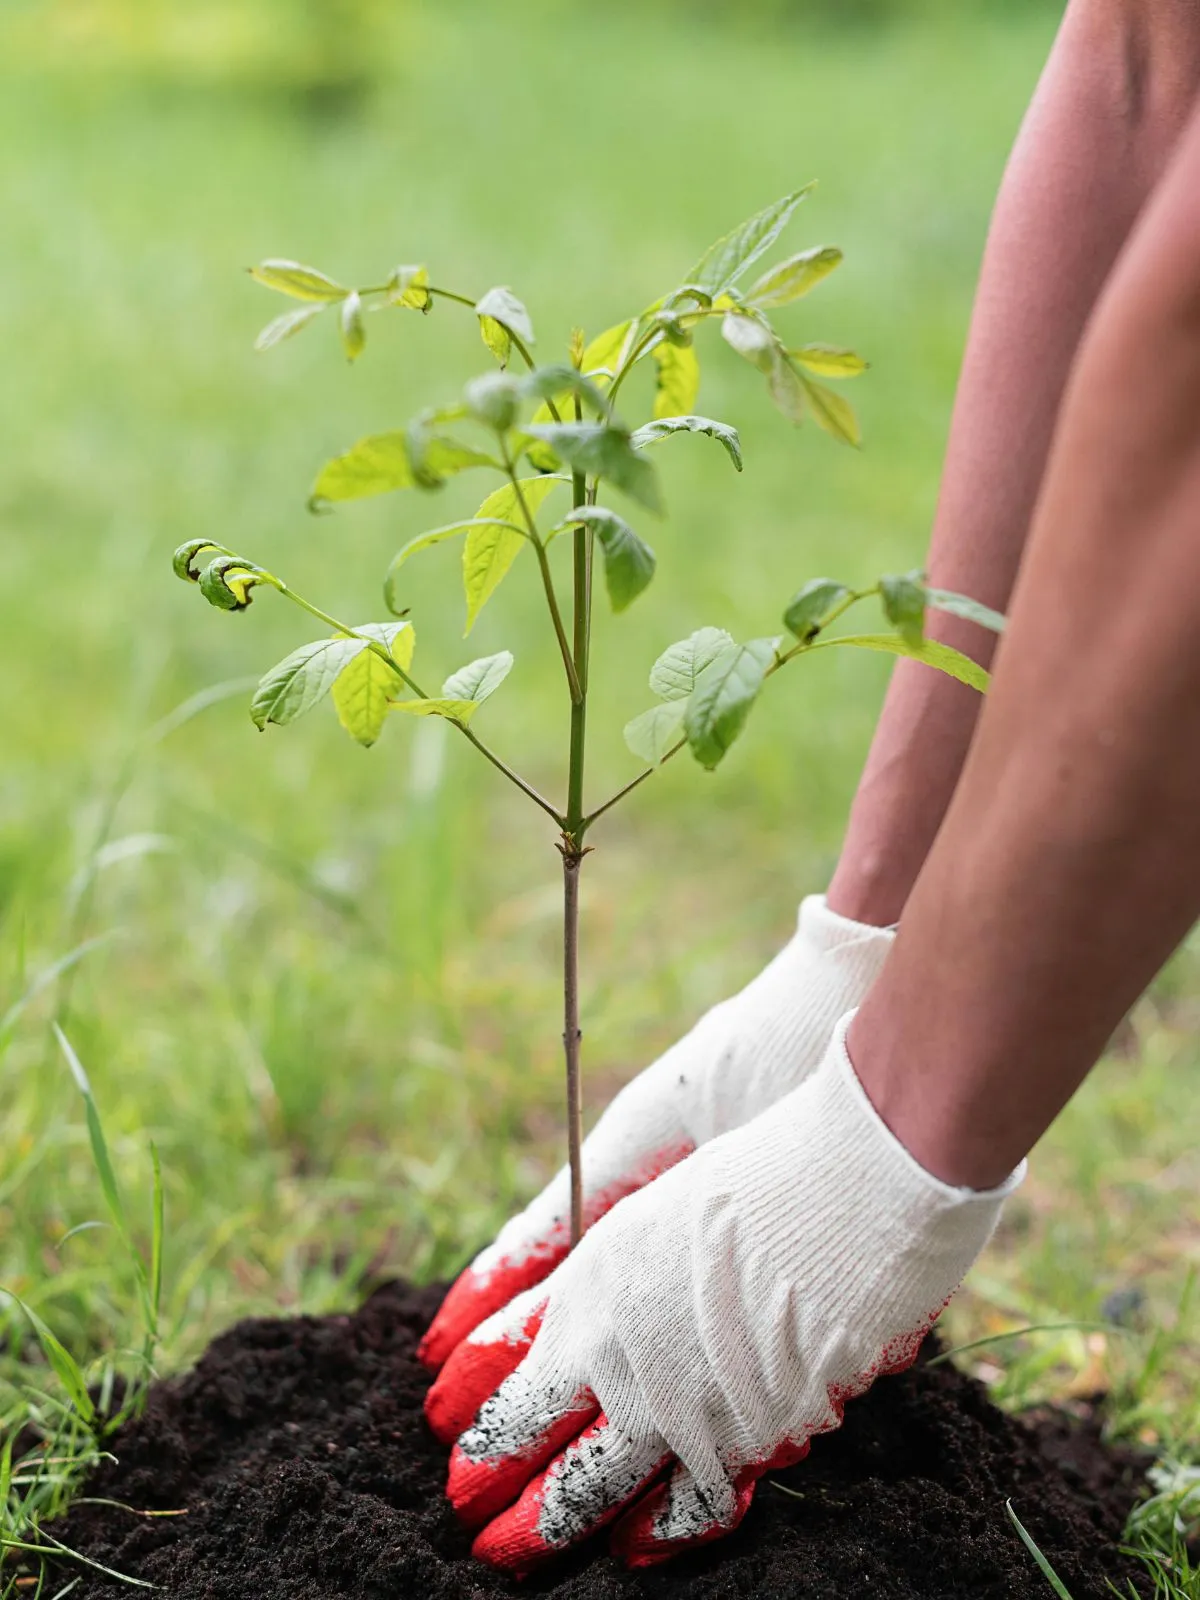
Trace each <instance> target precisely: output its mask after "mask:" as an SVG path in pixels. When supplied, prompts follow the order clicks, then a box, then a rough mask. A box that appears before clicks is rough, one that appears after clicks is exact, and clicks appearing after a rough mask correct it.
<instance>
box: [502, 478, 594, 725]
mask: <svg viewBox="0 0 1200 1600" xmlns="http://www.w3.org/2000/svg"><path fill="white" fill-rule="evenodd" d="M504 470H505V471H506V472H507V473H508V480H509V482H510V483H511V484H512V486H513V489H514V491H515V492H516V496H517V505H518V506H519V508H520V511H521V517H522V520H523V521H524V523H525V527H526V530H527V534H528V538H529V542H530V544H532V545H533V548H534V550H535V551H536V552H537V562H538V570H539V572H540V573H541V575H542V588H543V589H544V590H545V591H546V604H547V606H549V608H550V620H551V621H552V622H553V624H554V635H555V638H556V639H557V640H558V648H559V652H560V653H561V655H562V660H563V667H564V669H565V670H566V674H567V687H568V689H569V690H570V691H571V704H572V705H577V704H578V702H579V700H580V699H581V698H582V695H583V688H582V685H581V684H580V681H579V672H578V667H577V664H576V662H575V661H574V660H573V659H572V655H571V646H570V643H569V642H568V640H567V630H566V628H565V626H564V625H563V619H562V612H561V611H560V610H559V607H558V596H557V595H556V594H555V592H554V578H553V575H552V574H551V571H550V563H549V561H548V560H547V559H546V547H545V545H544V544H543V543H542V541H541V538H540V536H539V534H538V530H537V523H536V522H535V521H534V519H533V515H532V513H531V512H530V510H529V505H528V502H527V501H526V499H525V492H524V490H523V489H522V488H521V480H520V479H519V478H518V477H517V470H516V467H515V465H514V464H513V459H512V457H511V455H509V453H508V449H507V447H505V450H504Z"/></svg>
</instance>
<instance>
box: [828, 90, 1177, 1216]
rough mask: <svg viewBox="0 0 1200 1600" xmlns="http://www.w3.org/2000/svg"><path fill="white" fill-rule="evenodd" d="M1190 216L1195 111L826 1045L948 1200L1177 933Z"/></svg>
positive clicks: (1067, 420)
mask: <svg viewBox="0 0 1200 1600" xmlns="http://www.w3.org/2000/svg"><path fill="white" fill-rule="evenodd" d="M1198 196H1200V110H1198V111H1197V112H1195V113H1194V114H1193V116H1192V119H1191V123H1190V125H1189V127H1188V129H1187V132H1186V134H1185V136H1184V138H1183V139H1182V141H1181V143H1180V146H1179V149H1178V152H1177V154H1176V156H1175V158H1174V160H1173V162H1172V164H1171V167H1170V169H1169V171H1168V173H1167V175H1166V177H1165V178H1164V180H1163V182H1162V184H1161V185H1160V187H1159V190H1158V191H1157V193H1156V195H1155V198H1154V200H1153V202H1152V204H1151V205H1150V207H1149V208H1148V209H1147V211H1146V214H1145V216H1144V217H1143V219H1142V221H1141V222H1140V223H1139V225H1138V228H1137V230H1136V232H1135V234H1134V236H1133V238H1132V239H1131V240H1130V243H1129V246H1128V248H1127V250H1126V251H1125V253H1124V255H1123V256H1122V259H1121V261H1120V263H1119V265H1118V267H1117V269H1116V270H1115V272H1114V274H1113V276H1112V280H1111V282H1110V284H1109V285H1108V287H1107V289H1106V291H1105V294H1104V297H1103V300H1102V302H1101V305H1100V307H1099V308H1098V311H1097V314H1096V317H1095V320H1094V322H1093V325H1092V327H1091V329H1090V331H1089V334H1088V336H1087V339H1086V341H1085V343H1084V346H1083V349H1082V351H1081V353H1080V358H1079V361H1078V364H1077V366H1076V369H1075V372H1074V374H1073V377H1072V380H1071V385H1070V389H1069V392H1068V395H1067V398H1066V401H1065V403H1064V408H1063V414H1062V419H1061V423H1060V427H1059V433H1058V437H1057V441H1056V444H1055V448H1054V453H1053V457H1052V460H1051V464H1050V467H1049V471H1048V474H1047V478H1046V483H1045V487H1044V490H1043V493H1042V496H1041V499H1040V501H1039V504H1038V510H1037V514H1036V518H1035V522H1034V531H1033V534H1032V537H1031V543H1030V549H1029V553H1028V556H1027V558H1026V561H1025V564H1024V566H1023V567H1022V571H1021V577H1020V580H1019V584H1018V588H1017V592H1016V596H1015V599H1014V603H1013V607H1012V618H1011V623H1010V627H1009V629H1008V632H1007V634H1006V636H1005V639H1004V642H1003V644H1002V645H1001V648H1000V653H999V662H998V667H997V670H996V673H995V677H994V682H993V688H992V692H991V694H990V695H989V696H988V699H987V703H986V706H985V708H984V711H983V714H982V717H981V720H980V727H979V733H978V738H977V740H976V742H975V744H974V745H973V747H972V750H971V754H970V757H969V759H968V761H967V764H966V768H965V770H964V772H963V776H962V781H961V783H960V785H959V788H958V790H957V792H956V793H955V796H954V801H953V804H952V806H951V808H950V811H949V813H948V815H947V818H946V822H945V825H944V827H943V829H942V832H941V834H940V835H939V837H938V840H937V843H936V844H935V846H934V848H933V850H932V851H931V852H930V855H929V859H928V861H927V862H926V864H925V868H924V870H923V871H922V873H921V876H920V878H919V880H918V883H917V886H916V888H915V889H914V891H913V894H912V896H911V898H910V901H909V904H908V906H907V908H906V910H905V914H904V918H903V921H902V923H901V928H900V933H899V935H898V938H897V940H896V944H895V946H894V948H893V950H892V952H891V955H890V956H889V959H888V961H887V962H886V963H885V966H884V970H883V973H882V975H881V977H880V979H879V980H878V982H877V983H876V985H875V987H874V988H873V990H872V992H871V995H870V996H869V997H868V999H867V1001H866V1003H865V1004H864V1006H863V1008H862V1010H861V1011H860V1013H859V1015H858V1017H857V1018H856V1020H855V1023H854V1026H853V1028H852V1030H851V1034H850V1041H849V1048H850V1054H851V1056H852V1058H853V1060H854V1063H855V1066H856V1067H857V1069H858V1071H859V1074H860V1076H861V1078H862V1080H863V1083H864V1086H865V1088H866V1089H867V1092H868V1093H869V1094H870V1096H871V1098H872V1100H873V1101H874V1103H875V1105H876V1106H877V1108H878V1109H879V1111H880V1112H881V1114H882V1115H883V1117H884V1119H885V1121H887V1123H888V1124H889V1126H890V1127H891V1128H892V1129H893V1131H894V1132H896V1133H897V1134H898V1136H899V1137H900V1138H901V1139H902V1140H903V1142H904V1143H905V1145H906V1146H907V1147H908V1148H909V1149H910V1150H912V1152H913V1153H914V1155H916V1156H917V1158H918V1159H919V1160H920V1161H922V1162H923V1163H924V1164H925V1165H926V1166H927V1167H928V1168H929V1169H930V1170H931V1171H933V1172H935V1173H937V1174H938V1175H939V1176H940V1177H942V1178H945V1179H946V1180H947V1181H949V1182H953V1183H969V1184H975V1185H986V1184H988V1183H989V1182H994V1181H996V1180H997V1178H998V1177H999V1176H1002V1174H1003V1173H1004V1172H1006V1171H1008V1170H1009V1166H1010V1165H1011V1162H1012V1160H1014V1159H1016V1157H1017V1156H1018V1155H1021V1154H1023V1153H1024V1152H1025V1151H1026V1150H1027V1149H1028V1148H1029V1147H1030V1146H1031V1145H1032V1144H1033V1142H1034V1141H1035V1140H1036V1139H1037V1138H1038V1137H1039V1135H1040V1134H1041V1132H1042V1131H1043V1129H1044V1128H1045V1127H1046V1126H1047V1125H1048V1124H1049V1122H1050V1121H1051V1120H1052V1118H1053V1117H1054V1116H1055V1115H1056V1114H1057V1112H1058V1110H1059V1108H1060V1107H1061V1106H1062V1104H1063V1103H1064V1102H1065V1101H1066V1100H1067V1099H1068V1097H1069V1096H1070V1095H1071V1093H1072V1092H1073V1091H1074V1089H1075V1087H1076V1085H1077V1084H1078V1083H1079V1081H1080V1080H1081V1079H1082V1077H1083V1076H1084V1074H1085V1073H1086V1072H1087V1071H1088V1070H1089V1068H1090V1067H1091V1066H1092V1064H1093V1062H1094V1061H1095V1059H1096V1057H1097V1056H1098V1055H1099V1054H1100V1052H1101V1050H1102V1049H1103V1047H1104V1045H1105V1043H1106V1041H1107V1039H1108V1037H1109V1036H1110V1035H1111V1033H1112V1031H1113V1029H1114V1028H1115V1027H1116V1025H1117V1023H1118V1022H1119V1021H1120V1019H1121V1017H1122V1016H1123V1015H1124V1013H1125V1011H1126V1010H1127V1009H1128V1007H1129V1006H1130V1005H1131V1004H1132V1003H1133V1001H1134V1000H1135V999H1136V997H1137V996H1138V994H1140V992H1141V991H1142V989H1143V988H1144V987H1145V985H1146V984H1147V983H1148V982H1149V981H1150V979H1151V977H1152V976H1153V974H1154V973H1155V971H1156V970H1157V969H1158V967H1159V966H1160V965H1161V964H1162V962H1163V961H1164V960H1165V959H1166V957H1167V956H1168V955H1169V953H1170V952H1171V950H1172V949H1173V948H1174V946H1175V945H1176V944H1177V943H1178V942H1179V940H1180V939H1181V938H1182V937H1183V936H1184V934H1185V933H1186V932H1187V929H1188V927H1189V926H1190V924H1191V923H1192V922H1193V921H1194V920H1195V918H1196V917H1197V915H1198V914H1200V738H1198V737H1197V732H1198V720H1197V719H1198V717H1200V200H1198V198H1197V197H1198ZM931 995H936V997H937V1003H936V1004H930V996H931Z"/></svg>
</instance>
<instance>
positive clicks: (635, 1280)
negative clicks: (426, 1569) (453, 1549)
mask: <svg viewBox="0 0 1200 1600" xmlns="http://www.w3.org/2000/svg"><path fill="white" fill-rule="evenodd" d="M848 1021H849V1019H848V1018H847V1019H846V1022H845V1023H843V1024H842V1025H841V1026H839V1028H838V1029H837V1031H836V1033H835V1035H834V1038H833V1040H832V1042H831V1044H830V1046H829V1049H828V1051H827V1054H826V1056H825V1058H824V1060H823V1061H822V1063H821V1065H820V1066H819V1068H818V1069H817V1070H816V1071H815V1072H814V1073H812V1074H811V1075H810V1076H809V1077H808V1078H807V1079H806V1081H805V1082H804V1083H802V1084H801V1086H800V1087H799V1088H798V1089H795V1090H793V1091H792V1092H791V1093H790V1094H788V1095H786V1096H785V1097H784V1098H783V1099H782V1100H780V1101H779V1102H778V1103H777V1104H776V1105H775V1106H774V1107H772V1108H771V1109H770V1110H769V1111H768V1112H767V1113H765V1114H764V1115H762V1116H760V1117H759V1118H757V1119H756V1120H755V1121H753V1122H751V1123H749V1124H747V1125H746V1126H745V1127H743V1128H741V1129H739V1130H737V1131H736V1132H733V1133H729V1134H725V1135H723V1136H721V1137H719V1138H716V1139H713V1140H712V1141H711V1142H710V1143H709V1144H706V1145H705V1146H704V1147H703V1148H702V1149H700V1150H698V1151H697V1152H696V1153H695V1154H694V1155H692V1156H689V1157H688V1159H687V1160H685V1161H683V1162H681V1163H680V1164H679V1165H678V1166H676V1167H674V1168H673V1169H672V1170H671V1171H670V1172H668V1173H666V1174H665V1175H664V1176H662V1177H660V1178H658V1179H657V1180H656V1181H655V1182H654V1183H652V1184H650V1185H649V1186H648V1187H646V1188H644V1189H642V1190H640V1191H639V1192H638V1193H636V1194H634V1195H631V1196H630V1197H629V1198H627V1199H625V1200H622V1201H621V1203H620V1204H619V1205H618V1206H616V1207H615V1208H614V1209H613V1210H612V1211H611V1212H610V1213H609V1214H608V1215H607V1216H606V1217H605V1218H603V1220H601V1221H600V1222H599V1223H597V1224H596V1226H595V1227H594V1228H592V1229H591V1230H590V1232H589V1233H588V1234H587V1236H586V1237H585V1238H584V1239H583V1241H582V1242H581V1244H580V1245H579V1246H578V1248H577V1249H576V1250H575V1251H574V1252H573V1253H572V1254H571V1255H570V1256H569V1257H568V1259H567V1260H566V1261H564V1262H563V1263H562V1265H560V1266H559V1267H558V1268H557V1269H556V1270H555V1271H554V1272H553V1273H552V1274H551V1276H550V1277H549V1278H548V1279H547V1280H546V1281H545V1282H544V1283H543V1284H541V1285H540V1286H538V1287H536V1288H534V1289H532V1290H526V1291H525V1292H524V1293H522V1294H520V1295H518V1296H517V1297H516V1299H514V1300H513V1302H512V1303H511V1304H510V1305H509V1306H507V1307H506V1308H505V1309H504V1310H503V1311H501V1312H498V1313H497V1314H495V1315H494V1316H493V1317H492V1318H490V1319H489V1321H488V1322H487V1323H486V1324H485V1326H484V1327H483V1328H481V1329H480V1330H479V1337H480V1339H482V1340H484V1341H485V1343H486V1344H487V1345H488V1346H489V1347H490V1348H491V1349H492V1350H493V1351H495V1352H500V1351H503V1352H504V1356H505V1366H504V1370H505V1372H506V1373H507V1375H505V1376H503V1377H502V1381H500V1379H501V1364H500V1363H498V1362H497V1363H493V1366H492V1368H491V1370H490V1372H487V1371H484V1370H483V1369H481V1368H480V1366H479V1365H478V1363H476V1362H474V1361H473V1360H472V1358H471V1354H470V1346H469V1345H463V1346H460V1347H459V1349H458V1350H457V1351H456V1352H455V1353H454V1354H453V1355H452V1356H451V1358H450V1360H449V1361H448V1362H447V1364H446V1366H445V1367H444V1369H443V1371H442V1373H441V1376H440V1377H439V1379H438V1381H437V1383H436V1384H435V1385H434V1387H433V1390H432V1391H431V1394H430V1400H429V1405H428V1413H429V1415H430V1417H431V1418H432V1419H433V1420H434V1424H435V1427H436V1426H437V1419H438V1418H439V1417H442V1416H445V1415H450V1414H452V1415H455V1416H464V1415H465V1416H474V1415H475V1413H476V1410H478V1415H477V1417H476V1419H475V1420H474V1422H473V1423H472V1424H471V1426H469V1427H468V1428H466V1430H465V1431H464V1432H463V1434H462V1436H461V1438H459V1440H458V1442H457V1444H456V1446H455V1448H454V1452H453V1455H452V1458H451V1463H450V1478H449V1485H448V1493H449V1496H450V1499H451V1501H452V1502H453V1504H454V1506H455V1508H456V1509H457V1511H458V1512H459V1514H460V1515H461V1516H462V1518H463V1519H464V1520H465V1521H466V1522H468V1523H469V1524H470V1525H471V1526H473V1527H479V1528H481V1529H482V1531H481V1532H480V1533H479V1534H478V1536H477V1538H476V1540H475V1544H474V1553H475V1555H476V1556H477V1557H478V1558H479V1559H481V1560H483V1561H485V1562H488V1563H489V1564H491V1565H494V1566H498V1567H501V1568H504V1569H506V1570H508V1571H509V1572H512V1573H515V1574H518V1575H520V1574H524V1573H526V1572H528V1571H530V1570H531V1569H532V1568H533V1567H535V1566H537V1565H538V1564H539V1563H540V1562H542V1561H543V1560H545V1559H546V1558H547V1557H548V1556H551V1555H553V1554H554V1553H555V1552H557V1551H560V1550H562V1549H564V1548H566V1547H567V1546H569V1545H571V1544H574V1543H575V1542H576V1541H577V1540H579V1539H582V1538H584V1537H585V1536H587V1535H588V1534H590V1533H592V1532H593V1531H594V1530H595V1529H597V1528H599V1527H602V1526H603V1525H604V1524H605V1523H607V1522H609V1521H611V1520H612V1519H613V1518H615V1517H616V1516H617V1515H618V1514H619V1513H621V1512H622V1511H623V1512H624V1515H623V1516H622V1517H621V1520H620V1521H619V1522H618V1523H617V1526H616V1528H615V1530H614V1532H613V1535H612V1542H613V1546H614V1548H615V1549H616V1551H617V1552H618V1553H619V1554H620V1555H621V1556H622V1557H623V1558H624V1559H625V1560H626V1561H627V1562H628V1563H629V1564H631V1565H639V1566H640V1565H648V1564H650V1563H652V1562H655V1561H660V1560H663V1559H664V1558H665V1557H667V1556H669V1555H671V1554H672V1553H673V1552H675V1551H676V1550H678V1549H680V1548H681V1547H684V1546H687V1545H694V1544H698V1543H702V1542H704V1541H706V1540H709V1539H713V1538H716V1537H719V1536H720V1535H722V1534H724V1533H727V1532H728V1531H729V1530H730V1529H732V1528H734V1527H736V1526H737V1524H738V1523H739V1522H740V1520H741V1519H742V1517H743V1516H744V1515H745V1513H746V1510H747V1508H748V1507H749V1504H750V1500H751V1497H752V1495H753V1493H754V1485H755V1482H756V1480H757V1479H758V1478H759V1477H761V1475H762V1474H763V1473H764V1472H767V1471H770V1470H772V1469H778V1468H780V1467H782V1466H788V1465H791V1464H792V1463H794V1462H796V1461H798V1460H800V1459H801V1457H803V1456H804V1455H805V1454H806V1453H807V1451H808V1447H809V1441H810V1439H811V1438H812V1437H813V1435H814V1434H817V1433H823V1432H827V1431H829V1430H830V1429H832V1428H836V1427H837V1426H838V1425H839V1424H840V1422H841V1420H842V1409H843V1407H844V1406H845V1403H846V1401H847V1400H850V1399H852V1398H853V1397H854V1396H856V1395H858V1394H861V1393H862V1391H863V1390H865V1389H866V1388H867V1387H868V1386H869V1385H870V1384H871V1383H872V1381H873V1380H874V1379H875V1378H876V1377H878V1376H879V1375H880V1374H881V1373H885V1372H898V1371H901V1370H903V1369H904V1368H905V1367H907V1366H908V1365H910V1364H911V1362H912V1361H913V1360H914V1359H915V1357H916V1354H917V1351H918V1349H919V1346H920V1343H921V1340H922V1339H923V1337H924V1336H925V1334H926V1333H927V1332H928V1330H929V1329H930V1328H931V1327H932V1326H933V1323H934V1322H935V1321H936V1319H937V1317H938V1316H939V1315H940V1313H941V1311H942V1308H943V1307H944V1306H945V1304H946V1302H947V1301H948V1300H949V1298H950V1296H951V1295H952V1294H953V1293H954V1290H955V1288H956V1287H957V1286H958V1284H959V1282H960V1280H961V1279H962V1277H963V1275H964V1274H965V1272H966V1271H967V1269H968V1268H969V1267H970V1265H971V1263H972V1262H973V1261H974V1260H975V1257H976V1256H977V1255H978V1253H979V1251H980V1250H981V1249H982V1248H983V1246H984V1245H985V1243H986V1242H987V1240H988V1238H989V1236H990V1234H991V1232H992V1229H993V1227H994V1225H995V1222H996V1219H997V1216H998V1215H999V1211H1000V1207H1001V1204H1002V1202H1003V1200H1004V1198H1005V1196H1006V1195H1007V1194H1009V1193H1010V1192H1011V1191H1012V1189H1013V1188H1015V1187H1016V1185H1017V1183H1018V1182H1019V1181H1020V1179H1021V1176H1022V1175H1023V1166H1022V1168H1020V1169H1018V1171H1017V1172H1015V1173H1014V1174H1013V1175H1012V1177H1011V1178H1010V1179H1009V1180H1008V1181H1007V1182H1006V1183H1005V1184H1004V1185H1003V1186H1002V1187H1001V1188H1000V1189H995V1190H990V1191H988V1192H986V1193H977V1192H975V1191H972V1190H969V1189H955V1188H951V1187H949V1186H948V1185H946V1184H944V1183H942V1182H941V1181H940V1180H939V1179H937V1178H935V1177H933V1176H931V1175H930V1174H929V1173H928V1172H926V1171H925V1169H924V1168H923V1167H921V1166H919V1165H918V1163H917V1162H916V1161H915V1160H914V1159H913V1158H912V1156H910V1155H909V1154H908V1152H907V1150H905V1149H904V1147H903V1146H902V1145H901V1144H900V1143H899V1142H898V1141H897V1140H896V1138H895V1137H894V1136H893V1135H892V1133H891V1132H890V1131H889V1130H888V1128H887V1127H886V1126H885V1125H884V1123H883V1122H882V1121H881V1120H880V1118H879V1116H878V1115H877V1113H876V1112H875V1110H874V1108H873V1107H872V1105H871V1103H870V1101H869V1100H868V1098H867V1096H866V1094H865V1093H864V1092H863V1090H862V1088H861V1086H860V1084H859V1082H858V1079H857V1077H856V1076H855V1073H854V1068H853V1066H852V1065H851V1063H850V1060H849V1058H848V1056H847V1055H846V1050H845V1045H844V1038H845V1027H846V1024H848ZM496 1383H498V1386H496V1387H495V1388H494V1392H492V1389H493V1385H494V1384H496Z"/></svg>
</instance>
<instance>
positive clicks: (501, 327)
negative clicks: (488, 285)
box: [475, 285, 534, 367]
mask: <svg viewBox="0 0 1200 1600" xmlns="http://www.w3.org/2000/svg"><path fill="white" fill-rule="evenodd" d="M475 315H476V316H477V317H478V318H479V331H480V333H481V334H482V335H483V342H484V344H486V345H487V347H488V349H489V350H490V351H491V352H492V354H493V355H494V356H495V358H496V360H497V361H498V362H499V363H500V365H501V366H502V367H503V366H507V365H508V356H509V349H510V346H511V344H512V335H513V334H514V333H515V334H516V335H517V337H518V338H519V339H521V340H522V341H523V342H524V343H525V344H533V342H534V338H533V323H532V322H531V321H530V320H529V313H528V311H526V309H525V307H524V306H523V305H522V304H521V302H520V301H519V300H518V299H517V297H516V295H515V294H514V293H513V292H512V290H511V289H509V288H506V287H505V286H504V285H500V286H498V287H497V288H495V289H489V290H488V292H487V293H486V294H485V295H484V296H483V297H482V298H481V299H479V300H477V301H476V302H475Z"/></svg>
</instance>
